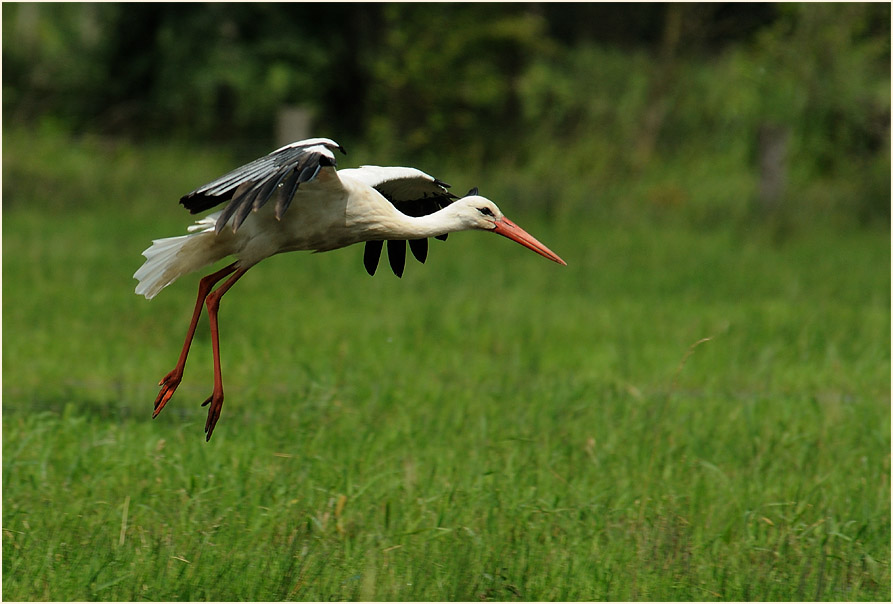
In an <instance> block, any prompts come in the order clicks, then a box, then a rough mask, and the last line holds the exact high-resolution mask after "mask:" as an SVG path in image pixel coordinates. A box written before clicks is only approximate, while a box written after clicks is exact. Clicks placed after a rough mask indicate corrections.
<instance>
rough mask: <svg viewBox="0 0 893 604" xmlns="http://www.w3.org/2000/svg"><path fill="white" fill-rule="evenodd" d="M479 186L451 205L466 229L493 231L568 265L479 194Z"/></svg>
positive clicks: (554, 260)
mask: <svg viewBox="0 0 893 604" xmlns="http://www.w3.org/2000/svg"><path fill="white" fill-rule="evenodd" d="M477 193H478V190H477V188H474V189H472V190H471V191H469V192H468V195H466V196H465V197H463V198H462V199H458V200H456V201H454V202H453V203H452V204H451V205H450V206H449V207H450V208H451V209H452V210H453V211H454V212H455V213H456V214H457V216H458V217H459V218H460V220H461V221H462V223H463V225H464V226H465V229H467V230H472V229H478V230H482V231H491V232H493V233H497V234H499V235H502V236H503V237H507V238H509V239H511V240H512V241H514V242H516V243H520V244H521V245H523V246H524V247H526V248H528V249H531V250H533V251H534V252H536V253H537V254H540V255H541V256H544V257H546V258H548V259H549V260H552V261H553V262H557V263H558V264H562V265H564V266H567V262H565V261H564V260H562V259H561V258H560V257H559V256H558V254H556V253H555V252H553V251H552V250H550V249H549V248H547V247H546V246H545V245H543V244H542V243H540V242H539V241H537V240H536V238H535V237H534V236H533V235H531V234H529V233H528V232H527V231H525V230H524V229H522V228H521V227H519V226H518V225H517V224H515V223H514V222H512V221H511V220H509V219H508V218H506V217H505V216H504V215H503V213H502V212H501V211H500V209H499V207H497V205H496V204H495V203H493V202H492V201H490V200H489V199H487V198H486V197H481V196H480V195H478V194H477Z"/></svg>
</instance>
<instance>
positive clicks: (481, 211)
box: [478, 208, 493, 216]
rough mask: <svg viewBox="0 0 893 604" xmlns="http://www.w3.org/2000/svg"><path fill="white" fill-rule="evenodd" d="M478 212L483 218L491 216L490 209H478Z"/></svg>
mask: <svg viewBox="0 0 893 604" xmlns="http://www.w3.org/2000/svg"><path fill="white" fill-rule="evenodd" d="M478 212H480V213H481V214H483V215H484V216H492V215H493V211H492V210H490V208H478Z"/></svg>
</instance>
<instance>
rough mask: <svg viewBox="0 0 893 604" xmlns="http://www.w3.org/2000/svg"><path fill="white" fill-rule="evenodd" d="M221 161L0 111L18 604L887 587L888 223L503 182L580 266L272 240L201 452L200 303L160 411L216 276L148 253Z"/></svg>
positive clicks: (460, 249) (203, 329)
mask: <svg viewBox="0 0 893 604" xmlns="http://www.w3.org/2000/svg"><path fill="white" fill-rule="evenodd" d="M203 158H205V159H203ZM367 159H369V158H366V159H364V158H351V160H352V161H356V162H363V161H366V160H367ZM231 161H232V160H231V159H229V158H226V157H222V156H210V155H209V154H207V153H198V152H190V150H189V149H187V148H185V147H180V146H178V145H172V146H171V147H170V148H167V149H164V148H158V147H151V146H150V147H147V148H146V149H144V150H138V149H136V148H134V147H132V146H128V145H123V146H122V145H111V144H109V143H107V142H103V141H99V140H89V139H88V140H84V141H80V142H77V143H74V142H70V141H67V140H58V139H54V138H53V137H50V136H46V135H44V136H39V137H37V138H36V139H33V140H28V139H27V138H26V137H25V136H24V135H23V134H22V133H16V132H12V133H7V134H5V138H4V179H3V186H4V213H3V252H4V253H3V595H4V598H5V599H7V600H283V599H295V600H330V599H364V600H382V599H387V600H481V599H484V600H590V599H591V600H629V599H636V600H646V599H647V600H813V599H816V600H851V601H852V600H881V601H883V600H889V599H890V595H891V594H890V516H889V510H890V482H889V478H890V338H889V334H890V252H889V250H890V248H889V232H887V231H870V230H865V231H850V230H846V231H843V232H835V231H833V230H830V229H827V228H819V227H816V228H814V229H806V230H801V231H798V232H796V233H795V234H794V235H792V236H790V237H789V238H787V239H786V240H785V241H784V242H783V243H780V244H779V243H775V242H774V241H773V238H772V234H771V233H770V232H769V231H767V230H763V229H760V228H758V227H752V228H745V226H746V225H745V226H741V225H739V226H738V227H735V228H725V227H724V228H715V229H711V230H703V229H702V230H695V229H694V228H689V227H685V226H684V225H682V224H678V223H677V222H675V221H667V222H661V221H660V220H656V221H655V220H648V221H643V222H642V223H639V224H636V223H635V222H629V221H627V222H626V223H624V224H622V225H617V224H612V223H610V222H606V221H594V220H590V219H589V218H587V217H586V216H585V215H584V216H583V218H580V219H576V221H574V220H571V218H570V217H568V218H567V219H559V220H557V221H554V222H544V221H542V220H539V219H537V217H536V216H534V215H531V214H528V215H518V212H515V213H514V214H513V213H512V211H511V209H512V200H511V199H497V200H496V201H497V203H500V205H501V207H502V208H503V209H504V210H505V211H506V213H507V214H509V216H511V217H512V218H514V219H516V220H517V221H518V222H519V223H520V224H521V225H522V226H525V227H527V228H528V229H529V230H530V231H531V232H532V233H534V234H535V235H536V236H537V237H539V238H540V239H541V240H542V241H544V242H545V243H547V244H548V245H549V246H550V247H551V248H552V249H554V250H555V251H556V252H558V253H559V254H560V255H562V256H563V257H564V258H565V259H566V260H567V261H568V264H569V266H568V267H567V268H562V267H559V266H557V265H554V264H552V263H549V262H547V261H545V260H544V259H542V258H540V257H538V256H536V255H535V254H532V253H530V252H528V251H525V250H523V249H522V248H520V247H518V246H514V245H512V244H511V243H509V242H508V241H506V240H504V239H501V238H497V237H490V236H487V235H484V234H477V233H464V234H456V235H454V236H451V237H450V240H449V241H448V242H447V243H444V244H440V243H439V242H434V244H432V249H431V251H430V254H429V260H428V264H427V265H426V266H421V265H418V264H415V263H413V264H411V265H410V266H408V268H407V271H406V275H405V276H404V278H403V279H399V280H398V279H396V278H395V277H393V276H391V275H388V274H385V273H384V271H382V274H380V275H378V276H377V277H375V278H372V279H370V278H369V277H367V276H366V275H365V273H364V271H363V268H362V261H361V258H362V249H361V248H360V247H355V248H350V249H347V250H341V251H337V252H333V253H329V254H319V255H309V254H287V255H284V256H280V257H276V258H273V259H270V260H268V261H266V262H264V263H262V264H261V265H259V266H258V267H256V268H255V269H253V270H252V271H251V272H250V273H249V274H248V275H247V276H246V277H245V278H244V279H243V280H242V281H241V282H240V283H239V285H238V286H237V287H236V288H234V289H233V291H232V292H231V293H230V294H229V295H228V296H227V298H226V300H225V301H224V303H223V305H222V310H221V330H222V339H223V340H222V341H223V364H224V367H223V371H224V381H225V385H226V403H225V404H224V407H223V414H222V417H221V420H220V423H219V424H218V426H217V429H216V431H215V433H214V438H213V439H212V441H211V442H210V443H205V442H204V438H203V434H202V427H203V425H204V420H205V409H203V408H201V407H199V403H200V402H201V401H202V400H204V398H205V397H206V396H207V395H208V394H209V393H210V387H211V367H210V341H209V337H208V335H207V325H206V323H203V324H202V325H201V326H200V329H199V335H198V337H197V340H196V343H195V345H194V346H193V350H192V354H191V358H190V363H189V365H188V366H187V373H186V379H185V380H184V383H183V385H182V386H181V388H180V390H179V391H178V392H177V394H176V395H175V397H174V399H173V400H172V401H171V403H170V404H169V405H168V407H167V408H166V409H165V410H164V412H163V413H162V415H161V416H159V418H158V419H156V420H155V421H152V420H151V408H152V401H153V400H154V397H155V394H156V393H157V388H156V386H155V383H156V382H157V380H158V379H159V378H160V377H161V376H162V375H164V374H165V373H166V372H167V371H168V370H170V369H171V367H172V366H173V363H174V361H175V360H176V355H177V353H178V350H179V346H180V344H181V341H182V337H183V334H184V331H185V328H186V322H187V321H188V315H189V312H190V310H191V306H192V302H193V297H194V290H195V287H196V281H197V278H196V277H191V278H186V279H183V280H182V281H180V282H178V283H176V284H175V285H173V286H171V287H170V288H168V289H167V290H165V291H164V292H163V293H162V294H161V295H159V297H158V298H156V299H155V300H153V301H152V302H147V301H145V300H144V299H142V298H138V297H137V296H135V295H134V294H133V287H134V286H135V281H133V280H132V279H131V275H132V273H133V271H134V270H135V269H136V268H137V267H138V266H139V264H140V261H141V257H140V255H139V254H140V252H141V251H142V250H143V249H144V248H145V247H147V245H148V243H149V241H150V240H151V239H152V238H155V237H160V236H168V235H175V234H179V233H181V232H184V229H185V226H186V224H188V221H189V217H188V215H187V214H186V213H185V212H183V211H182V209H180V208H178V207H177V205H176V199H177V197H178V196H179V195H180V194H182V193H183V192H185V191H188V190H190V188H191V187H193V186H194V185H195V184H198V183H200V182H204V181H205V180H209V179H210V178H212V177H214V176H216V175H217V174H218V172H220V171H221V170H224V169H226V168H227V167H229V162H231ZM439 176H441V177H443V178H446V179H447V180H449V181H456V184H457V188H462V187H460V186H459V182H458V181H459V180H460V179H459V178H458V177H457V176H456V175H450V174H443V175H439ZM477 184H481V183H477ZM704 338H710V339H709V340H707V341H704Z"/></svg>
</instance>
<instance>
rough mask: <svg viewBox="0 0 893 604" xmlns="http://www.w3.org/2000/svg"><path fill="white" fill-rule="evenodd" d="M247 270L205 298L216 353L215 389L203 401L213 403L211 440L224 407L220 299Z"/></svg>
mask: <svg viewBox="0 0 893 604" xmlns="http://www.w3.org/2000/svg"><path fill="white" fill-rule="evenodd" d="M247 271H248V269H247V268H240V269H238V270H237V271H236V272H235V273H234V274H233V276H232V277H230V278H229V279H227V280H226V281H225V282H224V283H223V285H221V286H220V287H218V288H217V289H215V290H214V291H213V292H211V293H210V294H208V296H207V297H206V298H205V304H206V305H207V307H208V319H209V321H210V324H211V350H212V353H213V355H214V390H213V392H212V393H211V396H209V397H208V398H207V400H205V402H204V403H202V407H204V406H205V405H208V404H210V405H211V407H210V408H209V409H208V419H207V421H206V422H205V434H207V435H208V436H207V438H206V440H211V434H212V433H213V432H214V426H216V425H217V420H218V419H220V409H221V408H222V407H223V375H222V373H221V371H220V334H219V332H218V329H217V311H218V310H220V299H221V298H222V297H223V294H225V293H226V292H227V291H228V290H229V288H231V287H232V286H233V285H234V284H235V283H236V281H238V280H239V278H241V276H242V275H244V274H245V273H246V272H247Z"/></svg>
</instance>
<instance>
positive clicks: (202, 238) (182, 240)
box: [133, 217, 226, 300]
mask: <svg viewBox="0 0 893 604" xmlns="http://www.w3.org/2000/svg"><path fill="white" fill-rule="evenodd" d="M209 218H211V217H206V218H204V219H202V220H200V221H199V222H198V223H197V224H196V225H193V226H191V227H189V230H190V231H200V232H196V233H191V234H189V235H182V236H180V237H168V238H166V239H156V240H155V241H153V242H152V247H150V248H149V249H147V250H146V251H144V252H143V256H145V257H146V262H145V263H144V264H143V265H142V266H141V267H140V268H139V270H137V271H136V272H135V273H134V274H133V278H134V279H137V280H139V284H138V285H137V286H136V293H137V294H139V295H142V296H145V297H146V298H147V299H149V300H151V299H152V298H154V297H155V296H156V295H157V294H158V292H160V291H161V290H162V289H164V288H165V287H167V286H168V285H170V284H171V283H173V282H174V281H176V280H177V279H178V278H180V277H182V276H183V275H186V274H189V273H191V272H193V271H197V270H198V269H200V268H202V267H204V266H207V265H209V264H211V263H213V262H216V261H217V260H220V259H221V258H223V257H224V256H225V255H226V254H225V253H223V252H222V251H221V248H220V247H219V246H216V245H214V243H215V242H214V239H215V237H214V232H213V228H214V227H213V221H212V220H209ZM206 222H207V223H209V224H210V229H208V228H207V227H208V224H206Z"/></svg>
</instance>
